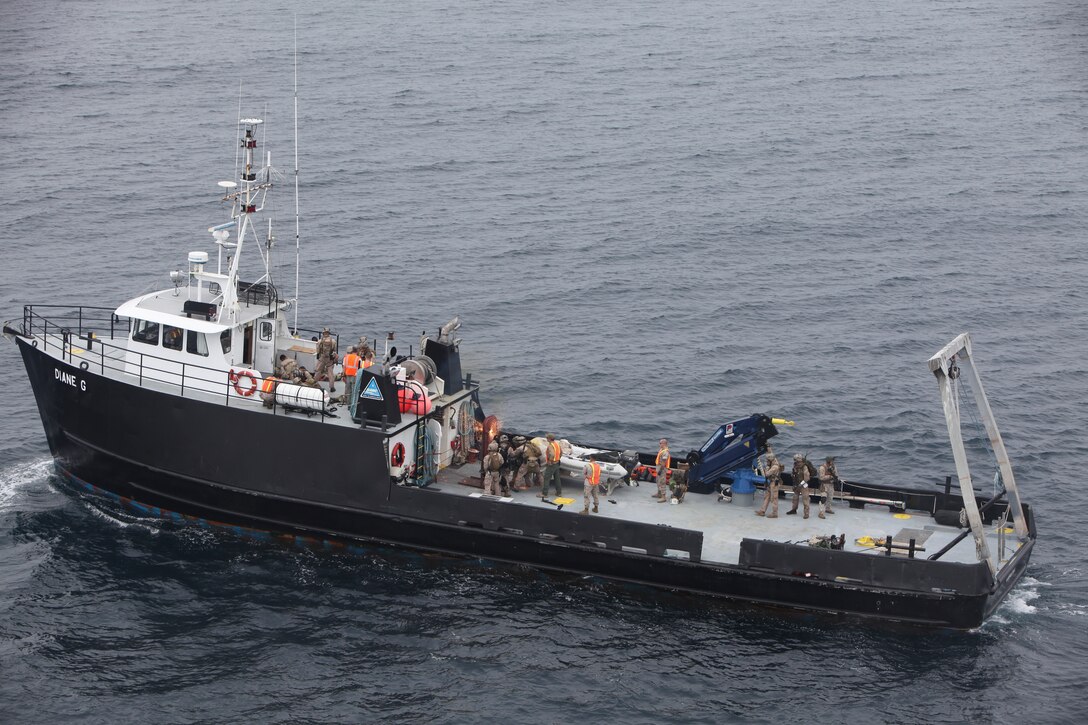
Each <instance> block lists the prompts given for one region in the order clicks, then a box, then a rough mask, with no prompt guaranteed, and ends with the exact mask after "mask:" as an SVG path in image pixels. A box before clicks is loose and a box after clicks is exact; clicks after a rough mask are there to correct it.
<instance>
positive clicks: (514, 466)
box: [499, 433, 521, 491]
mask: <svg viewBox="0 0 1088 725" xmlns="http://www.w3.org/2000/svg"><path fill="white" fill-rule="evenodd" d="M499 453H501V454H502V457H503V459H504V460H505V461H506V462H505V463H504V464H503V466H502V468H501V469H499V486H500V487H502V489H503V490H504V491H509V490H511V489H513V490H514V491H520V490H521V489H519V488H518V487H517V486H515V485H514V476H516V475H517V472H518V468H519V467H520V463H519V462H518V458H517V451H516V450H514V445H513V444H512V443H511V442H510V436H508V435H506V434H505V433H503V434H502V435H501V436H499Z"/></svg>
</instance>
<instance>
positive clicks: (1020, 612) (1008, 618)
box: [991, 576, 1050, 625]
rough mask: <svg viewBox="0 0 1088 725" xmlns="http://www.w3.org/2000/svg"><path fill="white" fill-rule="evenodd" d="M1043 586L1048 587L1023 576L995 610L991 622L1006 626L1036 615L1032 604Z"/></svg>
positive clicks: (1044, 583) (1037, 608) (1034, 605)
mask: <svg viewBox="0 0 1088 725" xmlns="http://www.w3.org/2000/svg"><path fill="white" fill-rule="evenodd" d="M1045 586H1050V585H1049V584H1047V583H1046V582H1042V581H1039V580H1038V579H1035V578H1033V577H1030V576H1025V577H1024V578H1023V579H1021V580H1020V582H1019V583H1018V584H1017V585H1016V587H1014V588H1013V590H1012V591H1011V592H1009V594H1008V596H1007V597H1005V601H1004V602H1002V603H1001V606H1000V607H998V608H997V611H996V612H995V613H994V615H993V617H992V620H991V621H992V622H993V623H994V624H995V625H1007V624H1012V623H1014V622H1017V621H1020V620H1022V619H1024V618H1025V617H1028V616H1031V615H1034V614H1036V613H1038V611H1039V607H1038V605H1036V604H1033V603H1032V602H1034V601H1035V600H1036V599H1038V598H1039V596H1040V592H1039V590H1040V589H1041V588H1042V587H1045Z"/></svg>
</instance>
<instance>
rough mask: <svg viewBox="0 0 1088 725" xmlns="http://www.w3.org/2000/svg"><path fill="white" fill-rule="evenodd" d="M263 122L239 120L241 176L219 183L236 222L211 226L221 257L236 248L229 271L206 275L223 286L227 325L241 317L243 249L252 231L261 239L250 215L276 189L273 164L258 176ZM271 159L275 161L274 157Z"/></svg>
mask: <svg viewBox="0 0 1088 725" xmlns="http://www.w3.org/2000/svg"><path fill="white" fill-rule="evenodd" d="M262 123H263V121H262V120H261V119H259V118H243V119H241V120H240V121H239V122H238V124H239V126H240V127H241V141H240V143H239V147H240V150H241V154H242V160H243V163H242V168H241V171H240V173H239V179H238V181H237V182H234V181H220V182H219V186H221V187H222V188H223V189H224V190H225V191H226V193H225V194H224V196H223V200H224V201H231V202H233V207H232V209H231V218H232V221H230V222H227V223H225V224H220V225H218V226H214V227H211V228H210V229H208V231H209V232H211V233H212V236H213V237H214V238H215V243H216V244H217V245H218V246H219V258H220V260H222V258H223V250H224V249H233V254H231V255H230V256H228V259H229V265H228V267H227V272H226V274H223V273H222V268H221V267H220V269H219V273H217V274H214V275H207V274H206V275H205V278H207V279H208V280H209V281H214V282H217V283H219V284H220V287H221V288H222V292H223V302H222V304H221V305H220V308H219V315H218V321H219V322H220V323H223V324H233V323H235V322H237V320H238V310H239V304H238V275H239V270H240V265H241V261H242V248H243V247H244V246H245V241H246V235H247V234H250V233H252V234H253V239H254V242H259V239H258V237H257V230H256V228H255V227H254V224H253V222H252V221H251V218H250V217H251V216H252V215H253V214H256V213H258V212H261V211H263V209H264V202H265V199H266V198H267V195H268V190H269V189H271V188H272V176H271V173H270V167H267V166H266V167H264V168H263V169H262V171H263V172H264V173H261V174H260V177H258V169H257V163H259V162H258V160H257V159H258V157H257V128H258V127H259V126H260V125H261V124H262ZM269 161H270V162H271V159H269ZM234 228H236V229H237V233H236V235H235V241H234V242H230V241H228V239H229V236H230V230H231V229H234ZM258 247H259V245H258ZM262 257H263V255H262ZM266 272H267V262H266Z"/></svg>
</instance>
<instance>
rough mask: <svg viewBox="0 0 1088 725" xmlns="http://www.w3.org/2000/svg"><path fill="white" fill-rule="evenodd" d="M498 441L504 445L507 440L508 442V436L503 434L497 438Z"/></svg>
mask: <svg viewBox="0 0 1088 725" xmlns="http://www.w3.org/2000/svg"><path fill="white" fill-rule="evenodd" d="M499 440H500V441H501V442H503V443H506V442H507V441H508V440H510V436H508V435H506V434H505V433H503V434H502V435H501V436H499Z"/></svg>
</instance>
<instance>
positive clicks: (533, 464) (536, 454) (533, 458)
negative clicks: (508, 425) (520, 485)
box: [514, 436, 544, 498]
mask: <svg viewBox="0 0 1088 725" xmlns="http://www.w3.org/2000/svg"><path fill="white" fill-rule="evenodd" d="M520 437H521V436H518V438H520ZM514 442H515V443H516V442H517V438H515V439H514ZM517 452H518V456H519V457H520V458H521V460H522V464H521V468H520V469H519V470H518V473H517V475H516V476H514V483H515V484H516V483H517V482H518V479H521V480H522V481H524V483H525V486H524V488H526V489H530V488H532V487H533V486H535V485H537V484H541V485H543V483H544V477H543V476H542V475H541V474H540V451H539V450H538V449H537V447H536V445H535V444H534V443H533V442H532V441H529V440H527V441H525V442H524V443H522V444H521V446H520V447H519V448H518V451H517ZM543 496H544V494H540V497H541V498H543Z"/></svg>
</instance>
